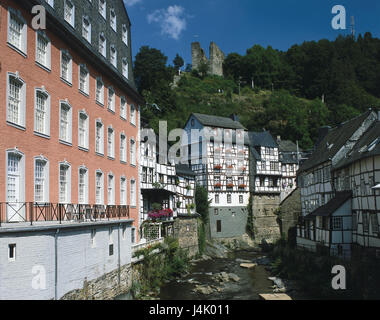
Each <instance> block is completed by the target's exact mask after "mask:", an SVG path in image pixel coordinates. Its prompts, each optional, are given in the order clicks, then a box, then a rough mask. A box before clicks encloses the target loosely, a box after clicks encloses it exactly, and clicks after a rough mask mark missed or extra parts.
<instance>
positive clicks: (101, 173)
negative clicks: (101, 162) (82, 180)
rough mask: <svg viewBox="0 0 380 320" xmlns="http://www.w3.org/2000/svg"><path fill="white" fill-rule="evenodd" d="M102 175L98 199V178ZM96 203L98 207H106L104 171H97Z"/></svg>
mask: <svg viewBox="0 0 380 320" xmlns="http://www.w3.org/2000/svg"><path fill="white" fill-rule="evenodd" d="M98 175H100V177H101V178H100V186H99V187H100V199H98V198H97V196H96V193H97V189H98V186H97V184H96V183H97V176H98ZM98 200H99V201H98ZM95 203H96V204H98V205H104V174H103V171H102V170H100V169H98V170H96V171H95Z"/></svg>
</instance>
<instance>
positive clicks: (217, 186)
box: [214, 183, 222, 188]
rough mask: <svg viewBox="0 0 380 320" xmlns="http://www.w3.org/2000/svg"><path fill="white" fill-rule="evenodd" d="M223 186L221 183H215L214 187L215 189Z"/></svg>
mask: <svg viewBox="0 0 380 320" xmlns="http://www.w3.org/2000/svg"><path fill="white" fill-rule="evenodd" d="M221 186H222V184H221V183H215V184H214V187H215V188H220V187H221Z"/></svg>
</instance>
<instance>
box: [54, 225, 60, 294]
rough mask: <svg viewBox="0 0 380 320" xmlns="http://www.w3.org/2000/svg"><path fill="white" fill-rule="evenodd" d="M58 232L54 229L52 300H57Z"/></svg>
mask: <svg viewBox="0 0 380 320" xmlns="http://www.w3.org/2000/svg"><path fill="white" fill-rule="evenodd" d="M58 233H59V229H57V230H56V232H55V235H54V247H55V250H54V253H55V255H54V263H55V271H54V300H57V297H58V290H57V284H58Z"/></svg>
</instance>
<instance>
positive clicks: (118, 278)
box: [117, 223, 122, 285]
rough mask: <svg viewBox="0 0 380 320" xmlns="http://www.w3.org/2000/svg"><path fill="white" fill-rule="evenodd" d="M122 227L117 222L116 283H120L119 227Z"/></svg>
mask: <svg viewBox="0 0 380 320" xmlns="http://www.w3.org/2000/svg"><path fill="white" fill-rule="evenodd" d="M121 227H122V224H121V223H120V224H119V228H117V259H118V262H117V268H118V274H117V280H118V284H119V285H120V228H121Z"/></svg>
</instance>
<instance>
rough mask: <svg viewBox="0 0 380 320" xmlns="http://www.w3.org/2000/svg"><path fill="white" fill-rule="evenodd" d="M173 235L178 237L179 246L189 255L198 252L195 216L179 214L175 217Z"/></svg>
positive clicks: (194, 254) (191, 255) (192, 255)
mask: <svg viewBox="0 0 380 320" xmlns="http://www.w3.org/2000/svg"><path fill="white" fill-rule="evenodd" d="M174 236H175V237H176V238H177V239H178V244H179V247H180V248H182V249H184V250H187V251H188V254H189V256H190V257H194V256H196V255H197V254H198V252H199V246H198V220H197V217H196V216H188V217H187V216H186V217H185V216H179V217H178V218H176V219H175V221H174Z"/></svg>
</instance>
